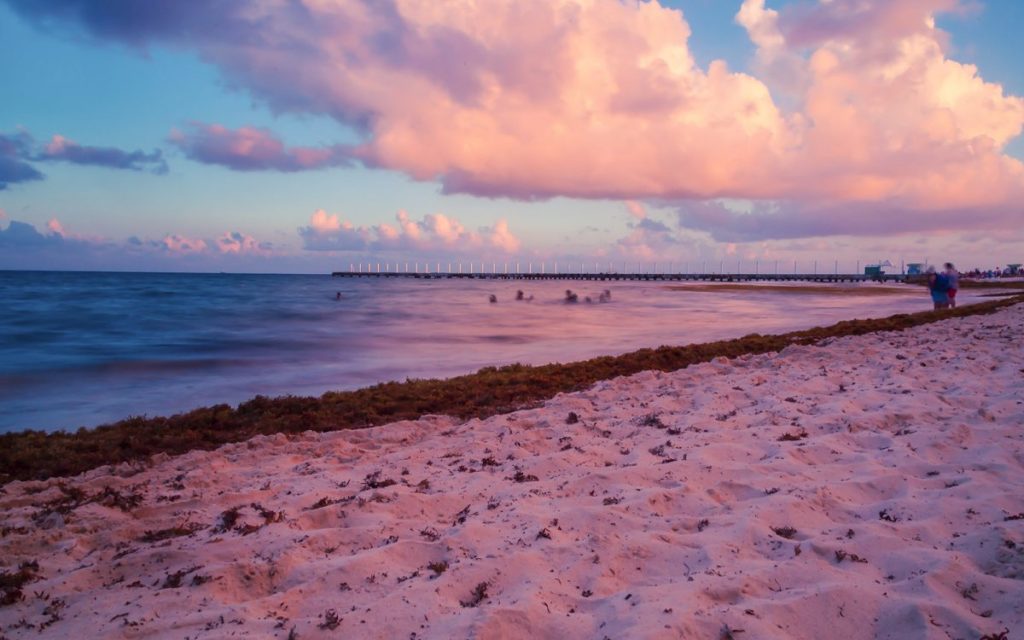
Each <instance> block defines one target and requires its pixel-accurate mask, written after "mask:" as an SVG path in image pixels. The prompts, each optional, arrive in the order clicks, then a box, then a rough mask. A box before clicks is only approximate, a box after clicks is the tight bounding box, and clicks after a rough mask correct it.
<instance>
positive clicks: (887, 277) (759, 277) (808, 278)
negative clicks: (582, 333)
mask: <svg viewBox="0 0 1024 640" xmlns="http://www.w3.org/2000/svg"><path fill="white" fill-rule="evenodd" d="M331 275H332V276H334V277H336V278H417V279H425V280H431V279H443V280H455V279H462V280H599V281H641V282H656V281H665V282H687V281H703V282H872V281H873V282H905V281H906V280H907V276H905V275H902V274H889V273H885V274H881V275H862V274H856V273H845V274H844V273H611V272H609V273H600V272H596V273H579V272H577V273H503V272H497V273H481V272H476V273H451V272H444V271H442V272H410V271H335V272H333V273H331Z"/></svg>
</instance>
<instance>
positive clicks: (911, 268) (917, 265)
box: [907, 262, 927, 276]
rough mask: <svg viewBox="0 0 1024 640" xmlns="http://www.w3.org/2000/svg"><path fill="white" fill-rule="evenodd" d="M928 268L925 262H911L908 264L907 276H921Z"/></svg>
mask: <svg viewBox="0 0 1024 640" xmlns="http://www.w3.org/2000/svg"><path fill="white" fill-rule="evenodd" d="M926 268H927V267H926V266H925V264H924V263H923V262H910V263H907V275H908V276H919V275H921V274H923V273H924V270H925V269H926Z"/></svg>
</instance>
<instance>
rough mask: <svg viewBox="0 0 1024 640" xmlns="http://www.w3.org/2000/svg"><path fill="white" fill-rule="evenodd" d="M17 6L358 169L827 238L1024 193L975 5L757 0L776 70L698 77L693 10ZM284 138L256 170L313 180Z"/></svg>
mask: <svg viewBox="0 0 1024 640" xmlns="http://www.w3.org/2000/svg"><path fill="white" fill-rule="evenodd" d="M7 2H8V3H9V4H10V5H11V6H12V7H14V8H15V10H16V11H18V12H19V13H20V14H21V15H23V16H25V17H27V18H28V19H29V20H32V21H35V22H38V23H44V24H54V23H60V24H72V25H76V26H78V27H81V28H83V29H84V30H86V31H87V32H89V33H91V34H93V35H94V36H96V37H98V38H101V39H104V40H111V39H113V40H119V41H121V42H124V43H126V44H128V45H129V46H136V47H144V46H146V45H148V44H150V43H160V44H169V45H172V46H179V47H182V48H188V49H194V50H196V51H197V52H198V53H199V55H201V56H202V57H203V59H204V60H207V61H209V62H211V63H212V64H215V65H217V66H218V67H220V69H221V70H222V71H223V73H224V74H225V76H226V77H227V78H228V80H229V81H230V82H232V83H234V84H235V85H237V86H241V87H245V88H247V89H248V90H250V91H251V92H252V93H253V94H254V95H255V96H257V97H259V98H261V99H262V100H264V101H266V103H268V104H269V106H270V107H271V108H272V109H274V110H276V111H280V112H296V113H315V114H326V115H329V116H331V117H333V118H335V119H336V120H338V121H339V122H342V123H344V124H346V125H349V126H351V127H354V128H355V129H356V130H358V131H359V132H361V133H362V135H363V139H362V141H361V144H358V145H356V146H354V147H353V148H352V149H350V150H349V151H348V152H346V153H345V154H343V155H345V157H351V158H355V159H358V160H359V161H361V162H363V163H365V164H367V165H370V166H378V167H384V168H388V169H394V170H399V171H402V172H404V173H406V174H408V175H410V176H412V177H414V178H416V179H419V180H437V181H440V182H441V183H442V185H443V188H444V189H445V190H446V191H447V192H466V193H472V194H477V195H485V196H503V197H512V198H523V199H532V198H547V197H552V196H571V197H582V198H616V199H622V200H629V199H635V200H640V199H644V198H658V199H661V200H689V201H693V200H709V199H711V200H713V199H718V198H742V199H751V200H759V201H771V202H775V203H778V206H786V205H788V203H799V204H800V205H801V206H804V207H807V208H808V209H807V210H808V211H812V210H813V211H817V213H816V214H814V215H815V216H817V217H818V218H821V220H822V224H821V225H820V226H819V227H817V228H818V229H819V231H820V232H821V233H832V232H835V231H836V230H837V229H839V228H840V227H842V225H844V224H847V223H846V221H845V220H844V219H837V218H834V217H830V216H831V215H832V214H833V213H834V212H836V211H842V210H844V209H842V207H841V206H840V205H843V204H856V205H864V206H868V205H875V206H877V207H878V208H879V209H887V210H899V211H901V212H905V215H907V216H911V217H914V218H916V219H917V220H918V223H917V227H916V228H922V227H923V225H926V224H927V222H926V221H927V219H928V217H929V215H931V214H932V213H934V214H936V215H940V216H945V217H946V218H949V219H953V218H955V217H956V215H955V213H957V212H959V213H962V212H965V211H971V212H974V211H1005V210H1006V209H1007V206H1008V204H1009V203H1013V202H1018V201H1020V200H1021V199H1022V198H1024V164H1022V163H1021V162H1020V161H1019V160H1017V159H1015V158H1013V157H1011V156H1008V155H1007V154H1006V153H1005V152H1004V149H1005V146H1006V144H1007V142H1008V141H1010V140H1011V139H1013V138H1015V137H1017V136H1019V135H1020V132H1021V129H1022V126H1024V100H1022V99H1021V98H1020V97H1018V96H1012V95H1007V94H1006V92H1005V91H1004V89H1003V87H1001V86H1000V85H998V84H994V83H990V82H986V81H985V80H984V79H983V78H982V77H981V75H980V73H979V70H978V69H977V68H976V67H974V66H972V65H968V64H962V63H959V62H957V61H955V60H953V59H951V58H950V56H949V54H948V49H947V47H946V41H947V39H948V37H947V36H946V35H945V34H944V33H942V31H941V30H940V29H938V28H937V27H936V25H935V16H936V15H937V14H939V13H942V12H946V11H957V10H961V9H962V7H963V3H961V2H958V1H957V0H858V1H857V2H853V1H852V0H830V1H827V2H826V1H819V2H811V1H809V0H804V1H798V2H792V3H788V4H786V5H785V6H781V7H775V8H773V7H772V6H770V4H769V3H768V2H766V1H765V0H744V2H743V3H742V6H741V7H740V9H739V13H738V14H737V21H738V22H739V23H740V24H741V25H742V26H743V27H744V28H745V29H746V30H747V32H748V34H749V37H750V39H751V41H752V42H753V43H754V44H755V46H756V48H757V65H758V68H759V69H760V71H759V72H758V74H759V77H754V76H753V75H750V74H746V73H739V72H736V71H734V70H731V69H729V68H728V67H727V65H726V64H725V63H723V62H722V61H715V62H712V63H711V64H710V65H709V66H708V67H707V68H702V67H701V66H699V65H697V64H696V63H695V61H694V58H693V55H692V54H691V52H690V50H689V47H688V44H687V40H688V38H689V35H690V27H689V24H688V23H687V21H686V19H685V18H684V16H683V14H682V13H681V12H679V11H676V10H672V9H668V8H665V7H662V6H660V5H659V4H658V3H657V2H638V3H633V2H617V1H614V0H486V1H484V0H466V1H464V2H458V3H455V2H452V3H439V2H436V1H435V0H391V1H386V2H358V1H355V0H348V1H339V2H323V3H288V2H277V1H276V0H256V1H254V2H250V3H235V2H230V1H226V0H215V1H213V2H209V3H204V5H203V11H201V12H199V11H196V8H195V7H194V6H192V3H189V2H176V3H172V2H168V1H160V2H150V3H142V4H141V5H140V4H139V3H127V4H121V3H118V4H114V5H112V6H107V5H105V6H104V10H103V11H98V10H96V9H95V3H93V2H91V1H90V0H7ZM772 4H775V3H772ZM452 60H458V62H459V64H452ZM410 96H415V97H416V98H415V99H410ZM229 133H235V134H237V133H238V132H225V134H224V136H223V137H224V138H225V139H226V140H228V141H230V140H232V139H233V136H231V135H228V134H229ZM264 133H265V132H264ZM255 137H256V138H257V141H259V140H262V138H261V137H260V136H255ZM264 137H266V136H264ZM204 140H205V138H204ZM217 140H218V141H220V142H223V140H220V139H219V138H217ZM254 144H255V143H254ZM278 145H280V146H279V147H275V146H274V145H273V144H271V145H270V149H271V150H270V151H269V152H266V154H265V155H264V156H260V155H259V154H256V158H255V159H254V160H251V162H253V163H254V167H255V168H274V169H278V170H289V169H282V168H281V167H296V166H301V167H303V168H305V167H304V166H303V165H302V162H301V161H299V160H297V159H296V156H295V154H294V153H289V151H290V150H289V149H287V148H286V147H284V146H283V144H281V143H279V142H278ZM228 146H230V145H228ZM255 146H257V147H258V146H259V145H258V144H255ZM186 148H187V147H186ZM216 148H219V147H216ZM327 149H330V148H325V149H319V150H315V151H321V152H324V153H327V156H323V157H333V156H331V155H330V153H328V152H327V151H326V150H327ZM214 157H218V156H214ZM219 157H220V158H221V161H222V163H224V164H228V163H231V162H238V163H239V164H240V165H244V164H245V162H247V161H250V160H248V158H249V155H248V154H241V157H237V156H236V155H232V154H231V153H227V154H226V155H225V156H219ZM310 162H311V164H312V165H313V166H318V164H317V163H318V162H327V161H326V160H313V161H310ZM307 164H309V163H307ZM754 214H755V215H759V212H754ZM808 215H809V216H810V215H811V214H810V213H808ZM1003 219H1004V221H1005V222H1010V221H1011V220H1012V218H1005V217H1004V218H1003ZM741 222H742V223H743V224H748V225H749V224H750V223H749V222H747V221H745V219H744V221H741ZM829 222H831V223H833V224H831V225H830V224H829ZM402 224H403V223H401V222H399V225H398V226H397V227H394V228H393V229H391V230H390V231H383V234H384V235H385V236H386V235H387V234H389V233H391V232H392V231H395V232H400V231H401V229H402V228H403V227H402ZM965 224H966V223H965ZM885 230H886V229H885V228H884V227H881V228H879V229H878V231H879V232H883V233H884V232H885ZM337 231H338V233H339V238H340V237H341V236H342V235H344V234H342V233H341V231H342V230H341V229H338V230H337ZM370 233H371V236H372V238H371V241H378V240H379V238H377V233H378V232H377V231H370ZM348 234H349V236H351V238H349V239H350V240H353V239H354V240H359V234H354V235H353V232H352V230H349V231H348ZM398 237H399V238H408V237H411V236H410V235H409V234H408V233H399V234H398Z"/></svg>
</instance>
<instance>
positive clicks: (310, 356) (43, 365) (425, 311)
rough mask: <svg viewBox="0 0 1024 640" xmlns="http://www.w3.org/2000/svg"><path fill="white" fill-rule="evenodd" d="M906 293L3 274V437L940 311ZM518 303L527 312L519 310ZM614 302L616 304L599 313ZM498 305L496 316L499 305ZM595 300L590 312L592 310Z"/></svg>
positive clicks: (917, 291)
mask: <svg viewBox="0 0 1024 640" xmlns="http://www.w3.org/2000/svg"><path fill="white" fill-rule="evenodd" d="M683 286H686V285H683ZM833 286H835V287H841V286H845V287H861V288H864V289H866V288H870V287H875V286H879V285H871V284H863V285H838V284H837V285H833ZM895 286H897V287H903V290H904V291H905V293H898V294H895V295H885V296H869V295H863V296H862V295H833V294H821V295H819V294H807V293H801V294H789V293H778V292H774V291H767V290H766V291H765V292H758V291H753V292H752V291H713V292H707V291H679V290H674V289H672V288H670V287H669V285H668V284H667V283H664V282H600V281H589V282H586V281H543V282H535V281H495V280H461V279H460V280H445V279H403V278H394V279H392V278H388V279H385V278H332V277H331V276H329V275H238V274H168V273H86V272H73V273H69V272H16V271H6V272H5V271H0V432H7V431H17V430H22V429H28V428H33V429H44V430H56V429H75V428H78V427H80V426H95V425H98V424H103V423H107V422H112V421H116V420H120V419H123V418H126V417H129V416H140V415H148V416H155V415H170V414H174V413H180V412H183V411H187V410H189V409H193V408H196V407H200V406H206V405H211V404H218V403H230V404H237V403H239V402H241V401H244V400H247V399H249V398H252V397H253V396H255V395H258V394H259V395H266V396H281V395H289V394H291V395H319V394H322V393H324V392H325V391H329V390H339V389H354V388H359V387H363V386H367V385H371V384H374V383H378V382H384V381H389V380H404V379H406V378H424V377H450V376H454V375H459V374H464V373H471V372H473V371H476V370H477V369H479V368H481V367H485V366H494V365H505V364H512V363H517V362H519V363H524V364H542V363H549V362H569V361H573V360H580V359H585V358H589V357H593V356H597V355H614V354H621V353H625V352H628V351H633V350H635V349H639V348H642V347H657V346H659V345H682V344H689V343H695V342H706V341H708V340H717V339H723V338H733V337H739V336H743V335H746V334H750V333H762V334H766V333H776V332H783V331H789V330H794V329H802V328H809V327H813V326H818V325H823V324H830V323H833V322H836V321H839V320H843V319H849V318H854V317H858V318H865V317H879V316H886V315H890V314H893V313H898V312H910V311H920V310H924V309H927V308H929V307H930V306H931V305H930V301H929V299H928V295H927V292H926V291H924V290H923V289H921V288H918V287H910V286H905V285H895ZM566 288H571V289H573V290H574V291H577V292H578V294H579V299H580V302H579V303H577V304H567V303H566V302H565V301H564V297H565V290H566ZM519 289H521V290H523V292H524V297H527V298H529V297H531V296H532V300H529V301H526V300H524V301H516V300H515V297H516V291H517V290H519ZM605 289H608V290H609V291H610V292H611V302H609V303H599V302H597V300H598V296H599V294H600V293H601V292H602V291H603V290H605ZM338 294H340V296H341V297H340V299H338ZM491 294H493V295H495V296H496V297H497V299H498V301H497V302H496V303H490V302H489V301H488V300H489V296H490V295H491ZM588 296H589V297H590V298H591V299H592V300H593V301H594V302H593V303H590V304H588V303H587V302H585V298H586V297H588Z"/></svg>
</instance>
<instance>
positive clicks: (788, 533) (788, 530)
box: [771, 525, 796, 540]
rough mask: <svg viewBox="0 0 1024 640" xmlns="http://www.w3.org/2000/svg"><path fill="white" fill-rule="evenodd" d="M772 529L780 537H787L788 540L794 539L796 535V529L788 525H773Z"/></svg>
mask: <svg viewBox="0 0 1024 640" xmlns="http://www.w3.org/2000/svg"><path fill="white" fill-rule="evenodd" d="M771 529H772V532H773V533H774V534H775V535H777V536H779V537H780V538H785V539H787V540H792V539H793V536H795V535H796V529H794V528H793V527H790V526H788V525H787V526H785V527H772V528H771Z"/></svg>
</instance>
